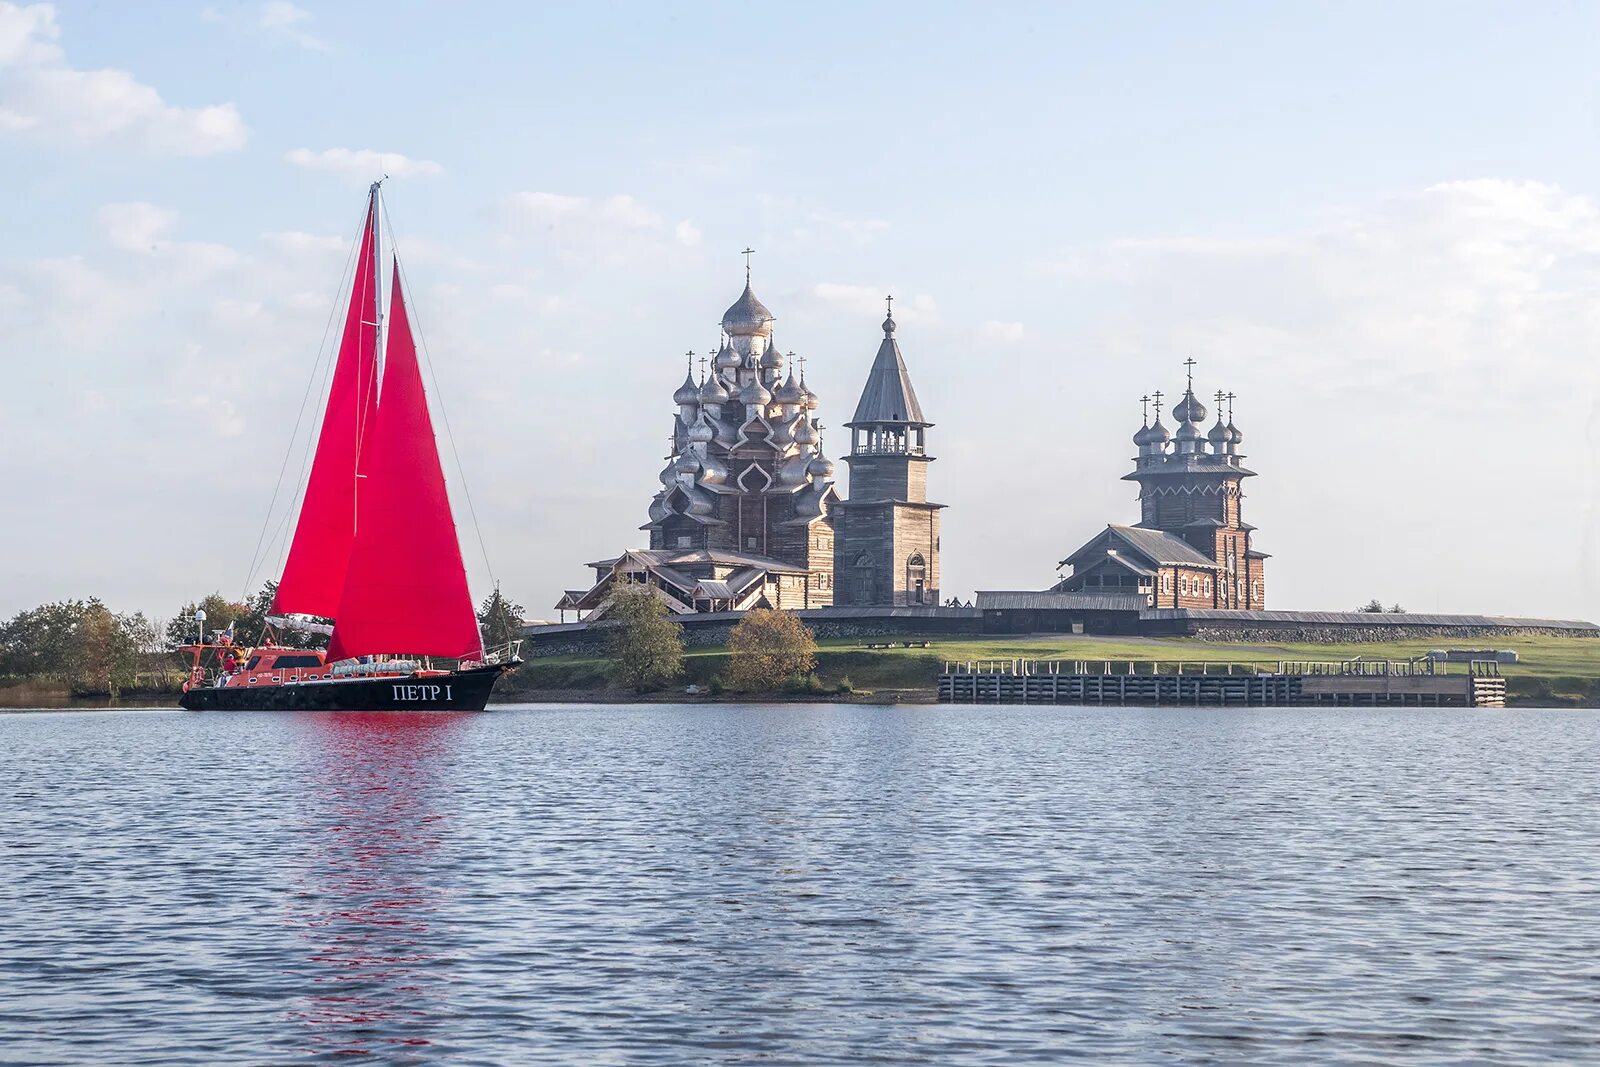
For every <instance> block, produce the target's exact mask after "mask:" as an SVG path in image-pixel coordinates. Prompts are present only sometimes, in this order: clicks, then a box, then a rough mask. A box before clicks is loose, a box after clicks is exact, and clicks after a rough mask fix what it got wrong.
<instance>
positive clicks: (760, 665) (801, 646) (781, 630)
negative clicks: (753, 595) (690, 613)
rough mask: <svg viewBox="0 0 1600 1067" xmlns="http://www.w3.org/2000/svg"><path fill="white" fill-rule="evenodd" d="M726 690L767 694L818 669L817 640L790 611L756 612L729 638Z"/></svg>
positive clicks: (751, 612)
mask: <svg viewBox="0 0 1600 1067" xmlns="http://www.w3.org/2000/svg"><path fill="white" fill-rule="evenodd" d="M728 654H729V657H730V658H731V660H732V662H730V663H729V665H728V687H729V688H730V689H736V690H739V691H741V692H746V693H749V692H759V693H770V692H772V691H773V690H775V689H777V688H778V687H780V686H781V685H783V683H784V682H785V681H787V680H788V679H790V678H796V677H799V678H803V677H805V676H806V675H808V674H810V673H811V672H812V670H814V669H815V668H816V665H817V639H816V636H815V635H814V634H813V633H812V632H811V630H810V629H809V628H808V627H807V626H806V624H805V623H803V622H801V621H800V617H799V616H797V615H795V614H794V613H793V612H790V611H775V610H773V609H771V608H756V609H755V610H754V611H750V612H748V613H746V615H745V617H744V618H742V619H740V620H739V622H738V624H737V625H736V626H734V628H733V632H732V633H731V634H729V635H728Z"/></svg>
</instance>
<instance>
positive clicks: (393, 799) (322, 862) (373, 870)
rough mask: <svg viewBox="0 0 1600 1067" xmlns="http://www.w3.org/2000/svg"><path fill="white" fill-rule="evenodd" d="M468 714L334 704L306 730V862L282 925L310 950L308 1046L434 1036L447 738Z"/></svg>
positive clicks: (298, 974)
mask: <svg viewBox="0 0 1600 1067" xmlns="http://www.w3.org/2000/svg"><path fill="white" fill-rule="evenodd" d="M472 717H473V715H472V713H461V712H455V713H451V712H444V713H437V712H421V713H413V712H332V713H323V714H305V715H300V716H297V717H296V725H297V726H300V727H301V728H302V734H303V737H304V746H303V747H304V756H305V761H306V766H307V772H308V773H307V774H306V778H305V783H304V786H305V788H304V795H303V800H304V817H303V818H304V827H303V829H302V834H303V835H304V841H305V848H304V850H303V853H302V855H303V860H302V871H301V877H300V879H299V884H298V885H297V886H296V889H295V892H294V898H293V900H292V901H291V902H290V911H289V916H288V921H289V922H290V923H291V924H293V925H294V926H296V927H298V928H299V931H300V936H301V937H302V939H303V940H305V941H306V943H307V945H308V948H309V951H308V952H307V954H306V961H305V964H302V965H297V966H295V967H294V968H293V969H292V970H291V971H290V972H289V973H290V975H291V977H292V979H293V980H295V981H297V982H303V981H305V980H306V979H307V978H309V980H310V982H311V983H312V987H313V988H312V989H311V990H309V991H307V992H306V993H305V994H304V996H303V997H302V1000H301V1003H300V1005H299V1006H297V1007H295V1008H293V1009H291V1010H290V1011H289V1012H288V1015H289V1017H290V1018H292V1019H294V1020H296V1021H297V1022H299V1023H301V1024H303V1025H304V1026H306V1027H307V1028H308V1030H309V1036H310V1047H308V1048H307V1050H306V1051H307V1052H311V1053H315V1054H328V1053H335V1054H340V1055H362V1054H370V1053H371V1052H373V1050H374V1048H375V1047H380V1046H394V1045H413V1046H414V1045H427V1044H429V1043H430V1041H429V1031H430V1030H431V1029H432V1028H433V1026H434V1025H435V1024H436V1020H438V1019H439V1018H440V1017H441V1014H442V1012H441V1010H440V1009H441V1008H442V1007H443V997H444V982H443V980H442V976H441V975H440V974H439V973H438V972H437V970H436V969H435V968H434V966H433V964H434V963H435V961H436V960H437V959H438V958H439V957H438V945H437V942H438V940H439V938H440V936H442V931H439V930H436V929H435V924H434V922H433V920H432V916H433V914H434V913H435V912H436V911H437V910H438V907H439V904H440V901H441V899H442V897H443V895H444V894H445V893H446V892H447V891H448V889H449V879H450V877H451V871H450V870H449V868H448V866H447V865H446V864H444V863H443V862H441V855H442V850H441V849H440V844H441V841H442V839H443V835H444V834H446V833H447V832H448V822H447V819H446V816H445V815H444V814H442V813H441V812H439V811H438V810H437V809H436V807H435V805H436V803H437V801H438V799H439V797H440V794H441V793H442V792H444V791H445V787H446V768H447V761H448V757H449V755H450V754H451V751H452V739H453V737H454V735H455V734H456V732H457V730H458V728H459V727H460V725H461V724H462V722H463V721H464V720H467V719H470V718H472Z"/></svg>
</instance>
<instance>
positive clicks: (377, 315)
mask: <svg viewBox="0 0 1600 1067" xmlns="http://www.w3.org/2000/svg"><path fill="white" fill-rule="evenodd" d="M383 177H384V178H387V177H388V175H387V174H385V175H384V176H383ZM382 185H383V178H379V179H378V180H377V181H375V182H373V183H372V274H373V278H372V388H373V389H378V388H379V386H380V384H381V383H382V381H383V244H382V242H383V221H382V219H380V218H379V206H380V205H381V203H382V198H381V197H380V196H379V193H380V192H381V187H382ZM378 399H379V400H380V401H381V400H382V399H383V397H382V394H381V393H380V394H379V397H378Z"/></svg>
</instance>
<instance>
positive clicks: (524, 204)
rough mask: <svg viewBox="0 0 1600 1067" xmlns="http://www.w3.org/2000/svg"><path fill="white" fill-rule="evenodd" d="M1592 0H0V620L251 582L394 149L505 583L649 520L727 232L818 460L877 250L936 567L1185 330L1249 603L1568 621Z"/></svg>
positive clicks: (1597, 248) (1593, 271) (1587, 270)
mask: <svg viewBox="0 0 1600 1067" xmlns="http://www.w3.org/2000/svg"><path fill="white" fill-rule="evenodd" d="M1597 23H1600V14H1597V9H1595V8H1593V7H1579V6H1574V7H1561V8H1556V7H1553V6H1552V7H1550V8H1536V9H1531V10H1530V9H1524V8H1520V7H1509V6H1497V5H1443V4H1439V5H1431V4H1417V5H1410V6H1404V7H1391V6H1387V5H1378V4H1356V5H1342V6H1340V7H1339V8H1338V9H1336V10H1334V9H1321V8H1314V7H1310V6H1306V7H1294V8H1282V7H1277V6H1272V5H1264V4H1259V5H1258V4H1228V5H1222V6H1220V7H1217V8H1210V9H1197V8H1191V7H1188V6H1184V5H1145V6H1140V7H1137V8H1130V9H1115V10H1113V9H1102V8H1097V7H1088V6H1085V7H1061V8H1056V7H1049V8H1029V7H1024V6H1014V7H996V8H992V9H985V10H983V11H979V10H977V9H975V8H974V9H967V8H961V7H933V8H929V7H926V6H916V7H913V6H910V5H904V4H882V5H873V6H871V7H869V8H858V7H854V6H848V7H847V6H843V5H813V6H808V7H806V8H805V9H804V10H803V11H802V10H789V9H774V10H751V9H747V8H744V7H738V6H732V5H698V4H697V5H681V6H674V7H672V8H670V9H668V8H662V9H657V8H646V7H619V8H616V9H612V10H599V9H589V8H582V9H578V8H572V9H537V8H531V9H530V8H525V7H523V6H522V5H514V4H485V5H478V6H474V7H472V8H470V9H468V10H457V9H456V8H455V7H453V6H448V5H442V4H440V5H423V6H416V7H409V8H406V9H403V10H395V9H391V8H389V7H381V6H377V5H367V4H360V5H357V4H350V5H331V4H329V5H323V4H317V3H311V2H309V0H308V2H305V3H302V4H299V5H296V4H291V3H286V2H282V0H278V2H269V3H245V4H221V3H216V4H212V5H210V6H202V5H201V4H176V3H174V4H149V5H145V4H141V5H136V6H135V5H129V6H128V7H126V8H118V7H114V6H113V7H106V6H99V5H90V4H87V3H73V2H65V3H60V4H56V5H53V6H52V5H44V4H34V5H26V4H24V5H16V4H11V3H5V2H0V160H3V161H4V164H5V168H6V173H7V174H8V175H10V176H11V179H12V180H11V182H10V189H11V194H12V197H13V200H14V203H15V204H16V205H18V206H16V207H14V208H13V210H12V211H11V212H9V213H8V214H7V218H6V220H5V222H4V224H3V225H4V231H3V248H0V354H3V357H4V359H5V360H6V365H7V367H8V368H9V369H10V376H9V381H8V383H7V387H6V388H5V389H4V390H3V391H0V434H3V440H4V441H5V443H6V446H7V447H5V448H4V449H0V478H3V479H4V483H5V484H6V486H7V488H8V490H9V496H10V500H11V502H12V503H11V506H10V508H9V509H8V511H7V515H8V521H7V522H5V523H4V524H3V526H0V551H3V553H4V555H5V558H6V559H7V561H8V562H7V565H6V566H5V567H4V569H0V617H9V616H10V615H12V614H14V613H15V612H17V611H18V610H21V609H24V608H28V607H31V606H33V605H35V604H38V603H40V602H43V601H49V600H57V599H64V598H71V597H88V596H99V597H102V598H103V599H105V600H106V601H107V603H108V604H110V605H111V606H112V607H113V608H116V609H118V610H136V609H138V610H144V611H147V612H151V613H154V614H156V615H160V616H170V615H171V614H172V613H173V612H174V611H175V610H176V609H177V607H178V606H179V605H180V604H181V603H182V602H184V601H185V600H188V599H190V598H193V597H196V596H201V595H204V594H206V593H208V592H211V591H213V590H219V591H221V592H223V593H224V594H226V595H228V596H234V595H237V594H238V593H240V592H241V591H242V590H243V589H244V585H245V581H246V578H247V572H248V571H249V562H250V557H251V555H252V550H253V549H254V547H255V545H256V542H257V537H258V534H259V533H260V531H261V529H262V525H263V522H264V520H266V519H267V512H268V501H269V498H270V497H271V494H272V491H273V484H274V481H275V479H276V478H277V475H278V470H279V466H280V463H281V462H282V461H283V458H284V454H285V448H286V446H287V445H288V444H289V440H290V436H291V432H292V430H293V427H294V424H295V418H296V412H297V410H298V409H299V407H300V404H301V400H302V396H303V394H304V391H305V389H306V384H307V381H308V380H309V379H310V377H311V375H312V369H313V365H314V363H315V360H316V358H317V351H318V343H319V341H320V340H321V339H322V337H323V331H324V327H325V325H326V323H327V320H328V317H329V314H330V311H332V310H334V305H335V298H336V296H337V289H338V285H339V278H340V271H341V269H342V265H343V264H344V263H345V261H346V256H347V253H348V250H349V244H350V241H351V240H352V239H353V238H354V235H355V230H356V228H357V226H358V224H359V221H360V216H361V212H362V206H363V197H364V191H365V188H366V186H367V183H368V182H369V181H371V180H372V179H373V178H374V177H377V176H378V175H379V174H382V173H387V174H389V175H390V180H389V182H388V183H387V185H386V186H385V188H386V197H387V201H388V204H389V206H390V208H391V211H392V216H391V218H392V222H393V225H394V227H395V233H396V237H397V239H398V244H399V248H400V252H401V255H402V257H403V260H404V263H405V266H406V269H407V273H408V276H409V279H410V283H411V286H412V290H413V292H412V294H411V295H412V297H413V299H414V302H415V306H414V311H415V318H416V320H417V322H418V324H419V326H420V330H421V333H422V335H423V337H424V338H425V340H426V343H427V348H428V350H429V352H430V353H431V358H432V362H433V366H434V368H435V370H436V372H437V374H438V378H439V385H440V391H441V393H442V399H443V402H444V405H445V408H446V410H447V411H448V414H449V419H450V423H451V426H452V428H453V432H454V437H455V440H456V443H457V445H458V446H459V449H460V453H461V461H462V464H463V466H464V469H465V473H466V476H467V480H468V483H469V485H470V489H471V493H472V498H473V503H474V505H475V509H476V512H477V516H478V518H479V520H480V521H481V523H482V526H483V537H484V541H485V542H486V544H487V548H488V552H489V555H490V557H491V560H492V563H493V568H494V574H495V576H496V577H497V578H498V579H499V581H500V583H501V586H502V589H503V590H504V592H505V593H506V594H507V595H508V596H511V597H512V598H514V599H516V600H518V601H520V602H522V603H523V604H524V605H525V606H526V607H527V608H528V612H529V615H530V616H531V617H534V618H549V617H554V615H555V612H554V609H553V604H554V602H555V600H556V598H557V597H558V596H559V595H560V592H561V590H563V589H566V588H577V587H581V586H586V585H587V584H588V581H589V578H590V575H591V572H589V571H587V570H585V569H584V567H583V564H584V563H586V562H588V561H590V560H595V559H601V558H606V557H609V556H614V555H615V554H617V553H618V552H620V551H622V550H623V549H625V548H629V547H641V546H642V545H643V544H644V543H645V535H644V534H643V533H641V532H640V531H639V529H638V527H639V526H640V525H641V524H642V523H644V522H645V521H646V517H647V516H646V507H647V505H648V503H649V500H650V497H651V494H652V493H653V492H654V491H655V490H656V488H658V483H657V481H656V476H657V472H658V471H659V470H660V468H661V463H662V456H663V454H664V450H665V445H666V441H667V437H668V434H669V433H670V430H671V425H672V413H673V407H672V402H671V396H672V392H673V390H674V389H675V388H676V387H677V385H678V384H679V382H681V380H682V378H683V373H684V359H685V355H684V353H685V352H686V351H687V350H693V351H694V352H695V353H697V354H704V353H706V352H707V350H708V349H709V348H711V347H712V345H713V343H714V341H715V339H716V333H717V327H716V324H717V321H718V320H719V318H720V316H721V314H722V312H723V310H724V308H726V307H727V305H728V304H729V303H730V302H732V301H733V299H734V298H735V297H736V296H737V295H738V293H739V290H740V288H741V286H742V285H743V282H744V259H743V257H742V256H741V255H740V254H739V253H740V250H741V249H743V248H745V247H747V246H750V247H753V248H755V249H756V253H755V255H754V265H753V282H754V287H755V290H756V292H757V293H758V294H759V296H760V297H761V299H762V300H763V301H764V302H765V303H766V304H767V306H768V307H770V308H771V309H772V312H773V313H774V314H775V315H776V316H777V323H776V338H777V340H778V342H779V344H780V346H781V347H782V348H783V349H784V350H785V351H788V350H791V349H792V350H793V351H795V352H796V353H797V354H798V355H800V356H803V357H805V358H806V359H807V364H806V368H807V379H808V382H809V384H810V385H811V386H812V388H813V389H814V390H815V391H816V392H817V393H818V395H819V396H820V398H821V408H820V411H819V416H820V418H821V421H822V422H823V423H824V425H825V426H826V427H827V428H828V429H827V430H825V432H824V447H825V449H826V451H827V453H828V454H829V455H830V456H831V457H833V458H834V459H836V460H837V459H839V458H840V457H841V455H842V453H843V452H844V451H845V446H846V443H847V441H846V433H845V432H844V431H843V429H842V427H843V423H844V422H845V420H846V419H847V418H848V417H849V414H850V412H851V410H852V409H853V408H854V406H855V402H856V398H857V396H858V395H859V393H860V390H861V387H862V384H863V382H864V380H865V377H866V374H867V369H868V366H869V365H870V363H871V359H872V355H873V353H874V351H875V350H876V347H877V344H878V341H879V339H880V338H881V336H882V335H881V332H880V330H879V326H878V324H879V322H880V321H881V320H882V318H883V297H884V296H885V295H886V294H890V293H892V294H894V296H895V312H896V319H897V321H898V322H899V328H898V331H897V334H896V336H897V339H898V340H899V342H900V345H901V347H902V349H903V351H904V353H905V357H906V361H907V364H908V367H909V369H910V373H911V376H912V379H913V381H914V382H915V385H916V389H917V392H918V394H919V396H920V398H921V401H922V405H923V407H924V409H925V411H926V413H927V415H928V417H929V418H930V419H931V420H932V421H933V422H934V423H935V426H934V428H933V429H932V430H931V431H930V433H929V450H930V451H931V452H932V453H933V454H934V455H935V456H936V457H938V462H936V463H935V464H934V465H933V468H932V470H931V472H930V488H929V495H930V497H931V498H932V499H934V500H937V501H939V502H942V503H944V504H947V505H948V509H947V510H946V511H945V513H944V532H943V572H944V583H943V584H944V594H945V595H946V596H950V595H956V596H960V597H962V598H963V599H965V598H967V597H970V596H971V595H972V594H973V592H974V591H975V590H977V589H1026V588H1036V589H1037V588H1044V587H1046V586H1048V585H1049V584H1051V583H1052V582H1053V581H1054V580H1055V577H1056V563H1057V561H1059V560H1061V559H1063V558H1064V557H1065V556H1067V555H1068V554H1069V553H1070V552H1071V551H1072V550H1074V549H1076V548H1077V547H1078V546H1079V545H1081V544H1082V543H1083V542H1085V541H1086V540H1088V539H1089V538H1090V537H1091V536H1092V535H1093V534H1095V533H1096V532H1097V531H1099V530H1100V529H1102V528H1103V527H1104V526H1105V525H1106V524H1107V523H1133V522H1135V521H1137V519H1138V507H1137V503H1136V487H1135V486H1133V485H1132V484H1131V483H1128V482H1123V481H1121V480H1120V479H1121V477H1122V475H1123V474H1125V473H1127V472H1128V471H1129V470H1130V469H1131V466H1132V464H1131V457H1132V456H1133V454H1134V446H1133V444H1132V442H1131V440H1130V438H1131V436H1132V434H1133V432H1134V431H1135V430H1137V429H1138V428H1139V426H1140V400H1139V398H1140V397H1141V396H1143V395H1145V394H1148V393H1151V392H1153V391H1154V390H1156V389H1160V390H1162V391H1163V392H1164V393H1166V394H1167V396H1168V397H1169V401H1168V408H1167V410H1168V411H1169V412H1170V409H1171V403H1172V402H1175V401H1176V399H1177V397H1178V395H1180V394H1181V391H1182V384H1183V373H1184V368H1183V365H1182V364H1183V361H1184V360H1185V359H1186V358H1188V357H1190V356H1191V355H1192V356H1193V358H1194V359H1195V360H1196V361H1197V364H1198V365H1197V367H1196V369H1195V384H1196V391H1197V392H1198V393H1199V394H1200V396H1201V398H1202V399H1203V400H1204V401H1205V402H1206V403H1207V405H1208V406H1210V404H1211V399H1210V398H1211V394H1212V393H1213V392H1214V391H1215V390H1217V389H1219V388H1220V389H1223V390H1227V391H1231V392H1234V393H1236V394H1238V397H1239V399H1238V400H1237V402H1236V409H1235V410H1236V421H1237V423H1238V425H1239V427H1240V428H1241V429H1242V430H1243V431H1244V433H1245V435H1246V440H1245V447H1244V452H1245V453H1246V454H1247V455H1248V457H1249V458H1248V459H1247V460H1246V465H1247V466H1249V467H1250V468H1251V469H1253V470H1255V471H1257V472H1258V474H1259V475H1260V476H1259V477H1257V478H1253V479H1250V480H1249V481H1248V482H1247V483H1246V492H1247V493H1248V498H1247V500H1246V502H1245V517H1246V519H1247V520H1248V521H1249V522H1251V523H1253V524H1254V525H1255V526H1257V527H1258V528H1259V532H1258V533H1257V535H1256V537H1257V542H1256V543H1257V546H1258V547H1259V548H1261V549H1263V550H1265V551H1267V552H1270V553H1272V559H1271V561H1270V562H1269V565H1268V572H1267V577H1268V606H1269V607H1270V608H1275V609H1319V610H1350V609H1354V608H1355V607H1356V606H1358V605H1359V604H1361V603H1363V602H1365V601H1367V600H1368V599H1370V598H1372V597H1380V598H1381V599H1382V600H1383V601H1384V602H1385V603H1396V602H1398V603H1401V604H1403V605H1405V606H1406V607H1407V608H1409V609H1410V610H1412V611H1435V610H1440V611H1451V612H1482V613H1488V614H1499V615H1529V616H1546V617H1554V618H1587V619H1591V620H1600V555H1597V553H1600V546H1597V543H1596V536H1595V526H1596V521H1597V513H1596V502H1597V499H1600V470H1597V467H1596V464H1595V461H1594V456H1595V454H1596V446H1597V443H1600V403H1597V400H1600V369H1597V361H1596V359H1595V356H1594V352H1595V351H1596V349H1597V346H1600V167H1597V159H1596V151H1595V148H1596V138H1595V126H1596V119H1597V111H1600V108H1597V103H1600V95H1597V92H1596V84H1595V82H1596V76H1595V74H1594V72H1593V70H1592V69H1591V60H1590V57H1589V55H1588V54H1587V53H1588V46H1587V42H1588V41H1591V40H1593V39H1594V34H1595V31H1596V29H1597V28H1600V27H1597ZM1167 422H1168V424H1169V426H1170V425H1171V419H1170V415H1169V416H1168V418H1167ZM301 433H302V435H303V434H304V433H305V427H302V428H301ZM440 436H441V443H442V444H443V445H444V451H445V455H444V464H445V468H446V473H447V476H448V477H449V478H450V479H451V482H452V492H453V497H454V499H455V502H456V513H457V519H458V526H459V527H460V529H461V533H462V548H463V554H464V556H465V557H466V561H467V566H468V570H469V575H470V577H471V579H472V587H473V591H474V595H475V597H476V598H478V599H481V598H482V597H483V596H485V595H487V593H488V592H489V587H490V581H489V575H488V572H487V569H486V567H485V565H484V563H483V559H482V554H481V553H480V552H479V549H478V544H477V539H476V535H475V534H474V532H473V530H472V526H471V521H470V518H469V516H468V514H467V509H466V506H465V502H464V500H463V498H462V496H461V493H460V486H459V484H458V483H459V479H458V478H457V472H456V469H455V461H454V459H453V457H452V456H451V455H450V452H449V448H448V442H445V441H443V437H444V434H443V427H442V425H441V426H440ZM299 459H300V457H299V453H298V452H296V453H295V454H294V456H293V459H292V461H291V465H290V467H291V475H292V474H293V472H294V470H295V469H296V468H297V466H298V463H299ZM839 481H840V486H839V488H840V491H841V493H842V494H845V495H848V484H847V475H846V467H845V464H843V463H842V462H841V463H840V464H839ZM282 508H283V502H282V501H281V500H280V501H279V505H278V512H277V514H278V516H279V517H281V515H282ZM275 558H276V557H275ZM274 576H275V574H274V573H273V568H272V567H271V566H269V567H267V568H266V569H265V571H263V572H261V573H258V574H257V575H256V577H255V579H254V581H253V582H252V583H251V585H252V586H259V584H260V582H261V580H262V579H264V578H270V577H274Z"/></svg>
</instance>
